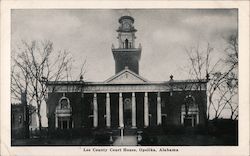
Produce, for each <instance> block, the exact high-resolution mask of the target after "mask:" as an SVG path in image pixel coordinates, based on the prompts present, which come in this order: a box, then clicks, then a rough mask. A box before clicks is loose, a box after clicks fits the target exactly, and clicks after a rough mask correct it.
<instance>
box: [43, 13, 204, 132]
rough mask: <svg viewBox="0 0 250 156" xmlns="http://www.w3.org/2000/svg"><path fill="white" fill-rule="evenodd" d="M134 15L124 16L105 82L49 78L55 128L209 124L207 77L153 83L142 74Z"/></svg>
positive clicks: (51, 120) (51, 119)
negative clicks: (112, 65) (110, 73)
mask: <svg viewBox="0 0 250 156" xmlns="http://www.w3.org/2000/svg"><path fill="white" fill-rule="evenodd" d="M133 24H134V18H133V17H131V16H122V17H120V18H119V27H118V29H117V33H118V37H117V38H118V43H119V44H118V46H117V47H115V46H113V45H112V48H111V49H112V53H113V57H114V61H115V75H114V76H111V77H110V78H109V79H107V80H105V81H103V82H86V81H84V80H83V79H82V78H80V80H79V81H57V82H54V81H53V82H52V81H48V82H47V86H48V102H47V117H48V128H49V129H71V128H111V129H118V128H131V129H133V128H135V129H136V128H137V129H138V128H147V127H148V128H150V127H157V126H166V127H168V126H171V125H184V126H190V127H195V126H197V125H202V124H205V120H206V111H207V95H206V84H207V81H206V80H202V81H201V80H199V81H198V80H182V81H180V80H178V81H177V80H174V79H173V76H172V75H171V76H170V79H169V80H167V81H162V82H156V81H149V80H147V79H145V78H143V77H141V76H140V74H139V61H140V58H141V54H143V53H142V48H141V45H138V46H136V45H135V39H136V36H135V33H136V31H137V30H136V29H135V28H134V26H133Z"/></svg>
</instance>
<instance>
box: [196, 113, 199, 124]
mask: <svg viewBox="0 0 250 156" xmlns="http://www.w3.org/2000/svg"><path fill="white" fill-rule="evenodd" d="M196 124H197V125H198V124H199V113H197V114H196Z"/></svg>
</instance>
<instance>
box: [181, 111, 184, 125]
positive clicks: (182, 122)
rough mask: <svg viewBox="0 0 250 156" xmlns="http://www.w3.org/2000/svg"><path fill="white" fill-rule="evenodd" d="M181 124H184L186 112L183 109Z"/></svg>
mask: <svg viewBox="0 0 250 156" xmlns="http://www.w3.org/2000/svg"><path fill="white" fill-rule="evenodd" d="M181 124H184V112H182V111H181Z"/></svg>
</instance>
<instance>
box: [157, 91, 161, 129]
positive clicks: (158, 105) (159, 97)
mask: <svg viewBox="0 0 250 156" xmlns="http://www.w3.org/2000/svg"><path fill="white" fill-rule="evenodd" d="M157 125H161V93H160V92H158V93H157Z"/></svg>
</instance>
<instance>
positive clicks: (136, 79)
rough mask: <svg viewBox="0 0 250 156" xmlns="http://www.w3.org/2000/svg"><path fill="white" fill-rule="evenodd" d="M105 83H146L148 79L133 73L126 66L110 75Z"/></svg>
mask: <svg viewBox="0 0 250 156" xmlns="http://www.w3.org/2000/svg"><path fill="white" fill-rule="evenodd" d="M104 82H105V83H116V84H117V83H119V84H121V83H147V82H148V80H146V79H145V78H143V77H141V76H140V75H138V74H136V73H134V72H133V71H131V70H129V69H128V68H127V67H126V68H125V69H124V70H122V71H120V72H119V73H117V74H116V75H114V76H112V77H110V78H109V79H107V80H106V81H104Z"/></svg>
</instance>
